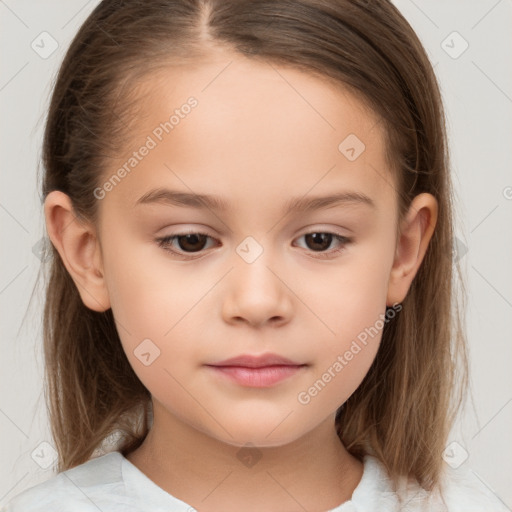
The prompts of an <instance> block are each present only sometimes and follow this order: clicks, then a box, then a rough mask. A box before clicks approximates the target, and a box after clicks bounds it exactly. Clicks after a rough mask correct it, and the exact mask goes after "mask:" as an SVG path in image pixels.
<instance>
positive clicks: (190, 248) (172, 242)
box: [156, 232, 213, 258]
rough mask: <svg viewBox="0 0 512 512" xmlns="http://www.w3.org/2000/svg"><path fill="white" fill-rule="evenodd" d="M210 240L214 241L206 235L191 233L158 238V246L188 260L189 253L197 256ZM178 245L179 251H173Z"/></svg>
mask: <svg viewBox="0 0 512 512" xmlns="http://www.w3.org/2000/svg"><path fill="white" fill-rule="evenodd" d="M209 238H210V239H211V240H213V238H211V237H210V236H208V235H207V234H206V233H196V232H190V233H178V234H176V235H171V236H166V237H163V238H158V239H157V240H156V241H157V243H158V245H159V246H160V247H162V248H163V249H165V250H166V251H169V252H172V253H173V254H177V255H178V256H184V257H185V258H186V257H187V256H186V254H187V253H189V254H195V253H197V252H199V251H202V250H203V249H204V248H205V246H206V242H207V239H209ZM176 245H177V246H178V250H175V249H173V247H174V248H175V247H176Z"/></svg>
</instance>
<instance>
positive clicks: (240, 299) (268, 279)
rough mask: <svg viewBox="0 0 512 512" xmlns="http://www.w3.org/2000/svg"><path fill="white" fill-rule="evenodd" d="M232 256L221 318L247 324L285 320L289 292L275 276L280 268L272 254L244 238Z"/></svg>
mask: <svg viewBox="0 0 512 512" xmlns="http://www.w3.org/2000/svg"><path fill="white" fill-rule="evenodd" d="M266 240H268V239H266ZM266 245H267V244H266ZM235 256H236V259H235V265H234V269H233V271H232V272H230V277H229V283H228V291H227V296H226V297H225V302H224V308H223V310H224V315H225V319H226V320H227V321H230V320H233V319H235V318H237V319H238V320H240V319H245V320H246V321H247V322H249V323H251V324H261V323H264V322H266V321H268V320H271V319H273V321H276V320H277V319H279V320H281V321H284V320H285V319H287V318H288V317H289V316H290V313H291V301H290V297H289V293H290V292H289V290H288V289H287V287H286V286H285V285H284V283H283V282H282V280H281V279H280V278H279V277H278V276H279V268H280V266H281V265H280V264H279V262H278V261H277V260H276V254H275V253H274V251H273V250H272V249H271V248H270V247H268V246H265V247H264V245H263V243H260V242H259V241H258V240H256V239H255V238H253V237H251V236H248V237H247V238H245V239H244V240H243V241H242V242H241V243H240V244H239V245H238V246H237V247H236V255H235Z"/></svg>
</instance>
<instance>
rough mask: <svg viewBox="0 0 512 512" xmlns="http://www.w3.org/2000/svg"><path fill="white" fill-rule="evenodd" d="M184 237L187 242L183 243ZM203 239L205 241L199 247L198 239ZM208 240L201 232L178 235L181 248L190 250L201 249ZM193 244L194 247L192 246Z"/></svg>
mask: <svg viewBox="0 0 512 512" xmlns="http://www.w3.org/2000/svg"><path fill="white" fill-rule="evenodd" d="M183 239H185V243H183ZM198 240H201V241H202V242H203V243H199V247H197V246H196V245H197V243H198V242H197V241H198ZM205 241H206V235H200V234H195V233H193V234H189V235H182V236H180V237H178V243H179V246H180V249H182V250H184V251H188V252H194V250H199V251H200V250H201V249H202V248H203V247H204V245H205ZM190 246H192V247H190Z"/></svg>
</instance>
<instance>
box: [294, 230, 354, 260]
mask: <svg viewBox="0 0 512 512" xmlns="http://www.w3.org/2000/svg"><path fill="white" fill-rule="evenodd" d="M299 238H304V241H305V245H306V247H305V248H306V249H308V250H310V251H312V252H314V253H317V257H319V258H328V257H332V256H335V255H336V253H339V252H342V251H343V250H344V249H345V246H346V245H348V244H349V243H350V242H351V241H352V239H351V238H347V237H346V236H342V235H338V234H336V233H329V232H324V231H314V232H312V233H306V234H304V235H302V236H301V237H299ZM333 242H337V246H338V247H336V246H335V247H334V248H331V245H332V243H333Z"/></svg>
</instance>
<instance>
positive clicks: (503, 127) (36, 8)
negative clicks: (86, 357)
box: [0, 0, 512, 509]
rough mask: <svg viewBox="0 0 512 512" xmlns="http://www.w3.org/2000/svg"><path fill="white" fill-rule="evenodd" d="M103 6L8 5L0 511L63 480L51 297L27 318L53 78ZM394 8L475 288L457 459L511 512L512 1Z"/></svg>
mask: <svg viewBox="0 0 512 512" xmlns="http://www.w3.org/2000/svg"><path fill="white" fill-rule="evenodd" d="M97 3H98V2H97V0H92V1H88V2H87V1H85V0H66V1H63V0H62V1H58V0H44V1H33V0H32V1H29V0H0V26H1V28H0V37H1V52H2V56H1V60H0V63H1V64H0V108H1V112H0V120H1V132H0V145H1V167H0V169H1V185H0V226H1V239H0V240H1V260H0V261H1V265H0V314H1V323H0V325H1V335H0V343H1V361H0V383H1V388H0V390H1V391H0V432H1V437H0V505H1V504H3V503H5V502H7V501H8V500H9V499H10V498H12V497H13V496H14V495H15V494H17V493H19V492H21V491H22V490H23V489H25V488H28V487H31V486H32V485H35V484H36V483H38V482H41V481H44V480H46V479H48V478H50V477H51V476H52V475H53V474H54V473H53V461H54V452H53V448H52V446H51V436H50V434H49V427H48V423H47V416H46V411H45V402H44V396H43V389H42V379H43V365H42V352H41V344H42V341H41V317H42V312H41V307H42V305H41V304H42V301H41V298H40V292H38V294H36V296H35V297H34V300H33V307H32V308H31V309H30V310H29V311H28V313H27V314H26V315H25V313H26V311H27V306H28V301H29V299H30V295H31V293H32V289H33V286H34V282H35V280H36V276H37V272H38V269H39V266H40V264H41V261H40V259H39V253H38V249H39V247H40V245H39V244H40V240H41V238H42V237H43V234H44V218H43V210H42V205H41V202H40V195H39V194H40V192H39V190H38V183H37V174H36V171H37V169H38V166H39V162H40V155H41V140H42V132H43V127H44V120H45V110H46V108H47V105H48V100H49V95H50V92H51V83H52V80H53V79H54V77H55V73H56V71H57V69H58V66H59V64H60V62H61V60H62V58H63V56H64V53H65V51H66V49H67V47H68V44H69V42H70V41H71V38H72V37H73V36H74V34H75V33H76V31H77V29H78V27H79V26H80V24H81V23H82V22H83V21H84V20H85V18H86V17H87V16H88V14H89V13H90V12H91V11H92V9H93V8H94V7H95V5H96V4H97ZM395 3H396V5H397V6H398V8H399V9H400V10H401V11H402V13H403V14H404V16H405V17H406V18H407V19H408V21H409V22H410V23H411V25H412V26H413V28H414V29H415V30H416V32H417V33H418V35H419V37H420V39H421V40H422V42H423V43H424V45H425V47H426V49H427V50H428V54H429V56H430V59H431V61H432V64H433V65H434V66H435V71H436V73H437V75H438V78H439V80H440V84H441V88H442V93H443V98H444V101H445V106H446V111H447V117H448V131H449V143H450V151H451V156H452V172H453V181H454V185H455V189H456V195H457V204H456V207H457V214H458V218H457V241H456V244H457V248H458V251H459V253H458V254H459V257H460V261H461V263H462V265H463V268H464V269H465V275H466V280H467V289H468V310H467V332H468V337H469V345H470V357H471V378H472V390H473V397H474V407H471V404H469V405H470V406H469V407H468V408H466V411H465V413H464V415H463V416H462V417H461V419H460V422H459V424H458V425H457V426H456V428H454V430H453V432H452V435H451V437H450V440H449V443H448V449H447V452H446V459H445V460H446V461H447V462H446V463H449V464H450V465H453V466H457V465H460V466H462V465H467V466H469V467H470V468H471V470H472V471H474V472H475V473H476V474H477V476H478V477H479V478H480V479H481V480H482V482H484V484H485V485H487V486H488V487H490V488H491V489H493V490H494V492H495V493H496V494H497V495H498V496H499V497H500V498H501V500H502V501H503V502H504V503H505V504H506V505H507V506H508V507H509V508H511V509H512V486H511V485H510V484H512V479H511V475H512V428H511V426H512V372H511V371H510V366H511V363H512V337H511V334H510V333H511V330H512V264H511V262H512V258H511V256H512V229H511V225H512V222H511V221H512V137H511V135H512V44H511V42H512V41H511V39H512V35H511V34H512V32H511V31H510V27H511V26H512V1H511V0H499V1H498V0H473V1H464V2H463V1H454V0H450V1H446V0H445V1H443V2H439V1H434V0H431V1H421V0H415V1H412V0H396V2H395ZM54 47H55V48H54Z"/></svg>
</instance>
